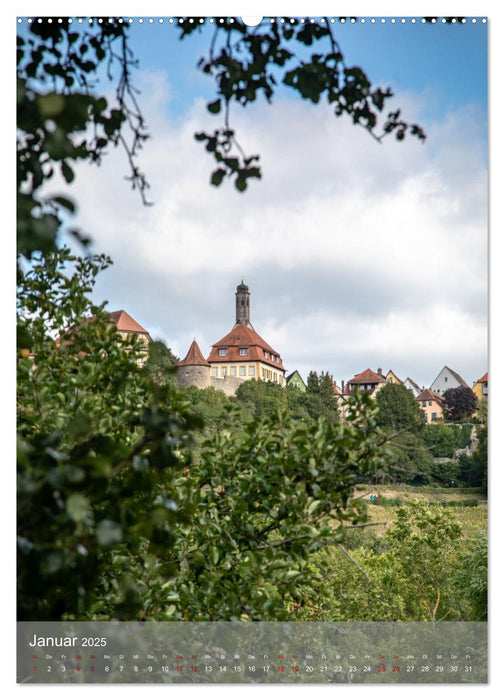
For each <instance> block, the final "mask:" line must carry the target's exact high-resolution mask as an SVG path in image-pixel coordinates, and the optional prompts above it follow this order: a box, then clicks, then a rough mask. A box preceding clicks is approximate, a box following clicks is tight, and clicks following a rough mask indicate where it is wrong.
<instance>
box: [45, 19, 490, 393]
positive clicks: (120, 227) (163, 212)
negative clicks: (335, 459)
mask: <svg viewBox="0 0 504 700" xmlns="http://www.w3.org/2000/svg"><path fill="white" fill-rule="evenodd" d="M154 17H155V21H154V22H153V23H152V24H149V23H148V20H144V23H143V24H140V23H139V22H138V18H137V19H135V20H134V22H133V24H132V27H131V41H130V47H131V48H132V50H133V52H134V53H135V55H136V57H137V58H138V60H139V68H138V70H136V71H135V73H134V82H135V85H136V86H137V87H138V89H139V91H140V92H139V95H138V101H139V104H140V106H141V109H142V112H143V114H144V116H145V118H146V123H147V126H148V129H149V131H150V133H151V136H152V138H151V139H150V140H149V142H148V143H147V144H146V145H145V147H144V148H143V150H142V152H141V155H140V163H141V168H142V170H143V171H144V172H145V173H146V175H147V178H148V181H149V183H150V185H151V189H150V190H149V198H150V199H151V200H152V202H153V206H150V207H145V206H143V205H142V203H141V201H140V198H139V197H138V195H137V193H135V192H132V191H131V189H130V186H129V183H127V182H126V181H125V179H124V177H123V176H125V175H127V174H128V167H127V163H126V159H125V156H124V153H122V152H121V151H120V149H117V150H116V151H114V152H112V153H111V154H109V155H108V156H107V157H106V158H105V159H104V161H103V163H102V165H101V166H100V167H99V168H96V167H93V166H83V167H80V168H79V169H78V171H77V172H78V176H77V178H76V180H75V185H73V186H72V187H71V188H70V189H69V193H70V194H71V195H72V196H73V197H74V198H75V200H76V201H77V202H78V203H79V209H78V214H77V217H76V219H75V222H73V223H76V224H77V225H78V226H79V227H80V228H81V229H82V230H84V231H86V232H88V233H89V234H90V235H91V237H92V238H93V239H94V242H95V243H94V248H93V249H94V250H95V251H96V252H106V253H107V254H109V255H110V256H111V257H112V259H113V261H114V265H113V266H112V268H110V269H109V270H108V271H106V272H104V273H102V275H101V277H100V278H99V279H98V283H97V286H96V290H95V299H96V301H102V300H103V299H106V300H108V308H109V309H110V310H117V309H121V308H122V309H125V310H126V311H127V312H128V313H129V314H130V315H131V316H133V318H135V320H136V321H138V323H140V324H141V325H142V326H144V327H145V328H146V329H147V330H148V331H149V332H150V334H151V336H152V337H153V338H155V339H161V340H163V341H164V342H165V343H166V344H167V345H168V346H169V347H170V348H171V349H172V350H173V351H174V352H175V353H176V354H177V355H179V356H180V357H183V356H184V355H185V353H186V352H187V350H188V348H189V345H190V343H191V341H192V340H193V338H196V340H197V341H198V344H199V345H200V348H201V350H202V352H203V354H205V355H208V353H209V352H210V349H211V345H212V343H215V342H217V341H218V340H219V339H220V338H221V337H223V336H224V335H225V334H226V333H227V332H228V331H229V330H230V329H231V327H232V326H233V324H234V320H235V317H234V293H235V291H236V286H237V284H238V283H239V282H240V281H241V280H242V279H243V280H244V282H245V283H246V284H247V285H248V286H249V289H250V292H251V321H252V324H253V326H254V328H255V329H256V331H257V332H258V333H259V334H260V335H261V336H262V337H263V338H264V339H265V340H266V341H267V342H268V343H269V344H270V345H272V346H273V347H274V348H275V349H276V350H277V351H278V352H279V353H280V354H281V356H282V359H283V363H284V366H285V367H286V369H287V371H288V372H289V373H290V372H292V371H294V370H295V369H297V370H298V371H300V373H301V374H302V375H303V376H304V377H305V378H306V376H307V374H308V372H309V371H310V370H312V369H314V370H316V371H317V372H322V371H329V372H330V373H331V374H332V375H333V376H334V379H335V381H337V382H338V383H340V382H341V381H345V382H346V381H348V380H349V379H351V378H352V377H353V376H354V375H355V374H357V373H359V372H361V371H363V370H364V369H366V368H368V367H369V368H371V369H373V370H375V371H376V369H377V368H378V367H380V368H382V369H383V370H384V371H385V372H386V371H387V370H388V369H392V370H393V371H394V372H395V373H396V375H398V376H399V377H400V378H402V379H406V377H411V378H412V379H413V380H414V381H416V382H417V383H418V384H419V385H421V386H430V384H431V383H432V382H433V380H434V379H435V377H436V376H437V374H438V372H439V371H440V370H441V368H442V367H443V366H444V365H448V366H449V367H451V368H452V369H454V370H455V371H457V372H458V373H459V374H461V375H462V376H463V377H464V379H465V380H466V381H467V383H468V384H469V385H472V383H473V382H474V381H476V380H477V379H478V378H479V377H481V376H482V375H483V374H484V373H485V372H486V371H487V369H488V360H487V350H488V349H487V304H488V295H487V286H488V278H487V277H488V276H487V263H488V240H487V236H488V221H487V207H488V197H487V186H488V182H487V175H488V173H487V162H488V158H487V132H486V126H487V125H486V120H487V113H486V102H487V91H486V82H487V64H486V55H487V50H486V31H487V27H486V25H485V24H484V23H482V22H481V19H479V20H478V21H477V22H476V23H475V24H473V23H472V22H470V21H469V22H468V23H466V24H465V25H456V26H448V25H442V24H440V23H439V24H437V25H436V26H428V25H424V24H422V23H421V21H420V17H418V19H417V22H416V24H412V23H411V22H410V20H408V21H407V22H406V23H405V24H402V23H400V20H399V19H398V21H397V22H396V23H395V24H392V23H391V22H390V18H389V19H388V20H387V21H386V22H385V23H384V24H382V23H381V22H379V21H378V22H376V23H375V24H372V23H371V22H370V21H369V19H368V21H367V22H366V23H364V24H363V23H355V24H351V23H346V24H345V25H341V24H339V23H336V24H335V25H334V32H335V36H336V38H337V40H338V42H339V44H340V47H341V50H342V51H343V54H344V56H345V60H346V62H347V64H349V65H358V66H361V67H362V68H364V70H365V71H366V72H367V74H368V76H369V77H370V78H371V80H372V82H373V83H374V84H375V85H380V86H382V87H387V86H390V87H391V88H392V90H393V92H394V95H395V97H394V100H393V102H391V104H390V106H391V109H392V108H397V107H400V108H401V111H402V114H403V116H404V118H405V119H406V120H407V121H410V122H416V123H419V124H421V126H422V127H423V128H424V130H425V131H426V133H427V140H426V142H425V143H421V142H419V141H418V140H416V139H413V138H411V137H408V138H407V139H406V140H405V141H404V142H402V143H398V142H397V141H395V140H393V139H389V140H388V141H387V140H385V141H384V142H383V143H382V144H378V143H377V142H376V141H375V140H373V139H372V138H371V137H370V136H369V134H367V133H366V131H365V130H364V129H360V128H358V127H355V126H354V125H352V124H351V123H350V121H349V120H348V119H346V118H345V117H340V118H338V119H337V118H335V116H334V114H333V113H332V110H331V108H330V107H329V106H327V105H324V104H322V103H320V104H319V105H316V106H314V105H311V104H308V103H306V102H303V101H302V100H300V99H299V98H297V97H296V96H295V95H294V94H291V92H289V91H288V90H287V89H285V88H284V89H279V90H278V93H277V95H276V96H275V98H274V101H273V104H272V105H268V104H267V103H266V102H265V101H264V100H258V102H257V103H255V104H254V105H250V106H249V107H247V109H245V110H244V109H241V108H239V107H234V108H233V109H232V112H231V120H232V124H233V126H234V128H235V129H236V132H237V135H238V138H239V140H240V143H241V144H242V146H243V147H244V150H245V151H246V152H247V153H260V155H261V167H262V172H263V178H262V180H261V181H257V182H254V181H253V182H252V183H251V184H250V186H249V188H248V190H247V191H246V193H244V194H240V193H239V192H237V191H236V190H235V188H234V187H233V185H232V183H231V181H227V182H225V183H224V184H223V185H222V186H221V187H220V188H215V187H211V186H210V185H209V178H210V174H211V172H212V170H213V169H214V164H213V161H212V159H211V158H210V157H209V156H208V154H207V153H206V152H205V150H204V147H202V145H201V143H199V142H197V141H195V139H194V133H195V132H197V131H200V130H207V131H213V130H214V129H216V128H218V127H219V126H221V119H220V117H215V116H213V115H210V114H209V113H208V111H207V110H206V102H207V101H209V100H212V99H215V95H214V91H213V88H214V86H213V82H212V80H211V79H210V78H208V77H207V76H204V75H203V74H201V73H200V72H199V71H198V69H197V68H196V64H197V61H198V59H199V57H200V56H201V55H203V54H204V53H205V51H207V50H208V46H209V42H210V36H211V34H210V30H211V27H210V26H209V25H208V22H207V23H205V27H204V29H203V31H202V33H201V34H200V35H198V36H190V37H188V38H186V39H185V40H184V41H183V42H181V41H180V40H179V31H178V29H177V28H176V27H174V26H172V25H169V23H168V22H167V20H165V22H164V23H163V24H160V23H159V22H158V19H157V17H156V16H155V15H154ZM317 50H318V49H317ZM104 89H105V90H107V91H108V90H110V87H109V86H108V85H106V84H104ZM56 186H57V185H56Z"/></svg>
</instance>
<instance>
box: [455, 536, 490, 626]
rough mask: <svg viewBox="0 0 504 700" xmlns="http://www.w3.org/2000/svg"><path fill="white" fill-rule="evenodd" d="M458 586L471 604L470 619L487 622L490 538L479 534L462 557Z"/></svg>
mask: <svg viewBox="0 0 504 700" xmlns="http://www.w3.org/2000/svg"><path fill="white" fill-rule="evenodd" d="M460 564H461V566H460V568H459V569H458V570H457V572H456V573H455V576H454V580H455V582H456V584H457V585H458V586H459V588H460V590H461V591H463V596H464V598H465V599H467V601H468V602H469V606H470V610H469V613H468V614H469V616H470V617H469V619H471V620H481V621H485V620H486V619H487V615H488V537H487V534H486V532H483V531H481V532H479V533H478V536H477V537H476V538H475V539H474V540H472V541H471V542H470V543H469V545H468V547H467V548H466V550H465V551H464V552H462V553H461V555H460Z"/></svg>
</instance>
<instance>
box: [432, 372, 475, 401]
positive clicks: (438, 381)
mask: <svg viewBox="0 0 504 700" xmlns="http://www.w3.org/2000/svg"><path fill="white" fill-rule="evenodd" d="M459 386H462V387H466V388H469V386H468V384H467V383H466V382H465V381H464V380H463V379H462V377H461V376H460V374H457V372H455V371H454V370H453V369H450V368H449V367H446V365H445V366H444V367H443V369H442V370H441V372H440V373H439V374H438V376H437V377H436V378H435V380H434V381H433V382H432V384H431V386H430V388H431V390H432V391H435V392H436V394H440V395H441V396H443V394H444V393H445V391H448V389H457V388H458V387H459Z"/></svg>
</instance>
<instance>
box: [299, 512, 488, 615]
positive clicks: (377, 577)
mask: <svg viewBox="0 0 504 700" xmlns="http://www.w3.org/2000/svg"><path fill="white" fill-rule="evenodd" d="M461 533H462V529H461V526H460V524H459V523H458V521H457V520H456V519H455V518H454V517H453V515H452V514H451V513H450V512H449V511H448V510H447V509H446V508H443V507H441V506H427V505H425V504H421V503H420V502H418V501H417V502H414V503H412V504H409V505H407V506H401V507H399V508H398V509H397V510H396V511H395V519H394V521H393V523H392V524H391V525H390V526H389V527H388V529H387V531H386V532H385V534H384V535H383V536H381V537H379V538H377V544H378V545H379V546H377V547H375V548H371V547H366V546H357V547H348V545H346V543H345V541H343V543H340V544H339V545H338V546H329V547H327V548H325V549H324V550H321V551H320V552H317V553H316V554H315V556H314V557H313V559H312V562H311V563H310V565H309V571H310V575H309V577H307V578H308V581H307V583H306V585H305V586H304V587H303V588H302V589H301V591H299V594H298V597H297V598H292V601H291V603H290V607H291V611H292V615H293V617H294V619H299V620H314V621H315V620H355V619H359V620H391V621H392V620H396V621H398V620H399V621H413V620H415V621H429V620H443V619H445V620H446V619H447V620H457V619H481V618H478V617H477V615H478V614H481V613H480V612H477V613H475V612H474V611H472V612H470V611H469V610H468V609H467V605H466V604H465V600H464V599H465V598H466V594H465V592H464V588H463V585H464V583H465V580H466V579H465V578H464V576H465V574H464V571H463V568H462V565H461V561H460V558H459V557H460V552H461ZM482 554H483V552H482V551H479V550H478V553H477V554H476V553H475V552H474V553H471V556H470V557H469V558H471V560H473V558H474V560H475V567H474V569H473V573H472V574H471V575H470V576H469V578H471V579H472V580H473V582H474V590H475V593H476V592H477V591H480V592H481V589H483V586H484V582H485V581H486V571H485V569H484V566H483V565H481V564H482V558H483V557H482ZM476 561H477V562H478V564H479V565H481V566H478V564H476ZM473 576H474V578H472V577H473ZM482 597H483V596H481V597H480V601H481V599H482ZM467 614H470V615H471V617H469V618H467V617H464V615H467Z"/></svg>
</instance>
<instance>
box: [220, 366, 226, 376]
mask: <svg viewBox="0 0 504 700" xmlns="http://www.w3.org/2000/svg"><path fill="white" fill-rule="evenodd" d="M221 374H222V376H223V377H225V376H226V374H227V367H223V368H222V372H221Z"/></svg>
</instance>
